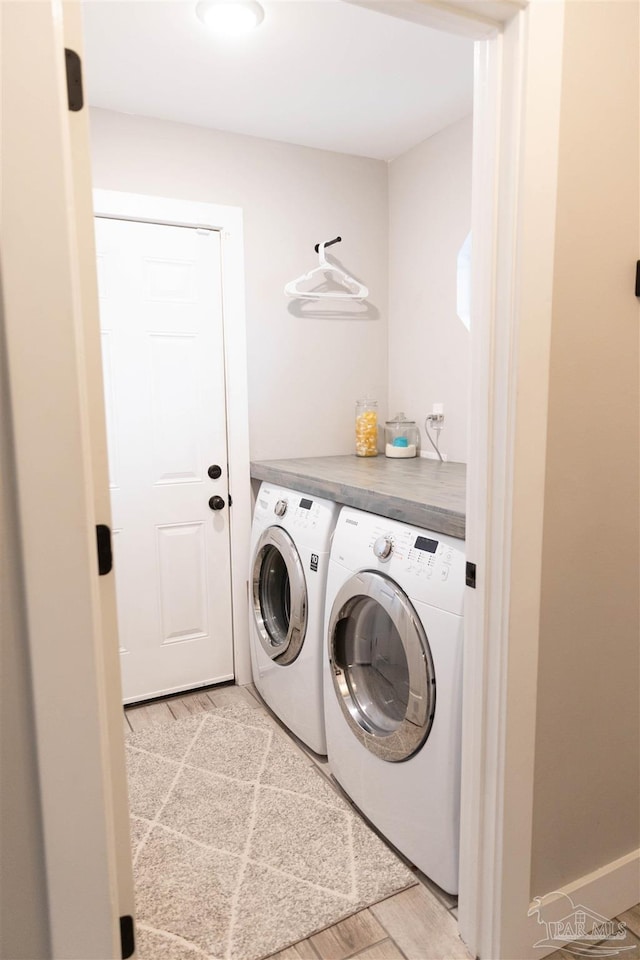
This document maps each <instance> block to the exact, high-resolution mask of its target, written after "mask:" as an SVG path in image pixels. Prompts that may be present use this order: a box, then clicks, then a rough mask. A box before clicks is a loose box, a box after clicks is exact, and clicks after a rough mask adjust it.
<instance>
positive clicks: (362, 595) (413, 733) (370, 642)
mask: <svg viewBox="0 0 640 960" xmlns="http://www.w3.org/2000/svg"><path fill="white" fill-rule="evenodd" d="M329 644H330V659H331V675H332V678H333V685H334V690H335V693H336V696H337V697H338V702H339V704H340V707H341V708H342V713H343V715H344V717H345V719H346V721H347V724H348V726H349V727H350V729H351V730H352V732H353V733H354V734H355V735H356V737H357V738H358V739H359V740H360V742H361V743H362V744H363V745H364V746H365V747H366V748H367V750H369V751H371V753H374V754H375V755H376V756H378V757H380V758H381V759H383V760H388V761H391V762H398V761H401V760H407V759H408V758H409V757H411V756H413V754H414V753H415V752H416V751H417V750H419V749H420V747H421V746H422V744H423V743H424V742H425V740H426V739H427V737H428V735H429V731H430V729H431V724H432V723H433V717H434V711H435V676H434V671H433V662H432V659H431V653H430V651H429V644H428V642H427V638H426V635H425V632H424V629H423V628H422V624H421V623H420V620H419V618H418V616H417V614H416V612H415V610H414V609H413V607H412V605H411V601H410V600H409V599H408V597H407V596H406V594H405V593H404V592H403V591H402V590H401V589H400V588H399V587H398V586H397V584H395V583H394V582H393V581H392V580H390V579H389V578H387V577H384V576H382V575H381V574H379V573H374V572H365V573H360V574H358V575H357V576H355V577H352V578H351V579H350V580H349V581H348V582H347V583H346V584H345V585H344V586H343V588H342V589H341V591H340V592H339V594H338V596H337V597H336V600H335V603H334V605H333V609H332V613H331V618H330V622H329Z"/></svg>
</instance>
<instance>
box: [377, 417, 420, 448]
mask: <svg viewBox="0 0 640 960" xmlns="http://www.w3.org/2000/svg"><path fill="white" fill-rule="evenodd" d="M419 448H420V433H419V431H418V426H417V424H416V422H415V420H408V419H407V417H405V415H404V413H396V415H395V417H394V418H393V420H387V421H386V423H385V425H384V452H385V456H387V457H403V458H404V457H415V456H417V455H418V452H419Z"/></svg>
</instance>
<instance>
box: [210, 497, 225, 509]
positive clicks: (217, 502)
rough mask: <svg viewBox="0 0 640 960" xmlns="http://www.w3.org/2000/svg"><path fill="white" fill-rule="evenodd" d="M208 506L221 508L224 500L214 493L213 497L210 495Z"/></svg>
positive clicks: (223, 505)
mask: <svg viewBox="0 0 640 960" xmlns="http://www.w3.org/2000/svg"><path fill="white" fill-rule="evenodd" d="M209 506H210V508H211V509H212V510H223V509H224V507H225V502H224V500H223V499H222V497H219V496H217V495H216V496H215V497H211V499H210V500H209Z"/></svg>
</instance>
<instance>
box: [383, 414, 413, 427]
mask: <svg viewBox="0 0 640 960" xmlns="http://www.w3.org/2000/svg"><path fill="white" fill-rule="evenodd" d="M385 423H387V424H388V425H389V426H391V425H392V424H398V423H411V424H413V425H414V426H415V420H408V419H407V417H406V416H405V414H404V413H396V415H395V417H394V418H393V419H392V420H386V421H385Z"/></svg>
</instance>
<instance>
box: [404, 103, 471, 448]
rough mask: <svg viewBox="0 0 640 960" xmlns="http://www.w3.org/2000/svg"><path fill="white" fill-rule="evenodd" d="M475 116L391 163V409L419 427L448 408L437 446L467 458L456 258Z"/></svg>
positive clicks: (465, 228)
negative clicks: (437, 406)
mask: <svg viewBox="0 0 640 960" xmlns="http://www.w3.org/2000/svg"><path fill="white" fill-rule="evenodd" d="M472 132H473V131H472V118H471V117H466V118H465V119H463V120H459V121H458V122H457V123H454V124H452V125H451V126H450V127H447V128H446V129H444V130H442V131H440V132H439V133H436V134H435V135H434V136H433V137H429V139H428V140H425V141H424V142H423V143H421V144H419V145H418V146H417V147H414V148H413V150H409V151H408V153H405V154H403V155H402V156H401V157H399V158H398V159H396V160H394V161H393V162H392V163H391V164H390V166H389V412H390V414H391V416H393V414H394V413H396V412H397V411H399V410H403V411H404V412H405V413H406V414H407V415H408V416H409V417H411V418H412V419H414V420H416V421H417V423H418V426H419V427H420V428H421V430H422V449H423V450H430V451H432V452H433V448H432V447H431V445H430V443H429V441H428V440H427V439H426V437H425V435H424V419H425V416H426V414H427V413H430V412H431V409H432V405H433V404H434V403H444V408H445V423H444V429H443V431H442V433H441V435H440V448H441V450H442V451H443V453H446V454H447V456H448V457H449V459H451V460H462V461H465V462H466V460H467V419H468V401H469V362H470V358H469V333H468V331H467V329H466V328H465V326H464V325H463V323H462V321H461V320H460V319H459V318H458V316H457V314H456V261H457V256H458V251H459V249H460V247H461V246H462V243H463V242H464V239H465V237H466V235H467V234H468V232H469V230H470V229H471V145H472V144H471V141H472Z"/></svg>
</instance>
